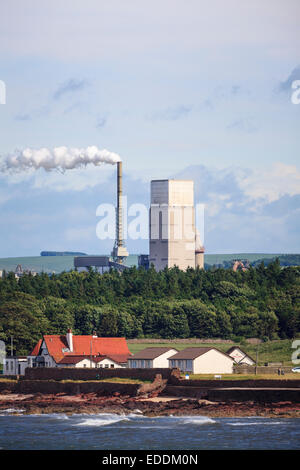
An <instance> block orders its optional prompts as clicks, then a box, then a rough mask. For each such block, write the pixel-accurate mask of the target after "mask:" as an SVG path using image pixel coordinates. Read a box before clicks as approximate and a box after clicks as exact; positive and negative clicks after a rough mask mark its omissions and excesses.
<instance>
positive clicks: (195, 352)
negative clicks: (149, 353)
mask: <svg viewBox="0 0 300 470" xmlns="http://www.w3.org/2000/svg"><path fill="white" fill-rule="evenodd" d="M211 350H214V351H217V352H218V353H220V354H223V355H224V356H226V357H227V358H228V359H231V360H232V361H233V358H232V357H230V356H229V355H228V354H226V353H223V352H222V351H220V350H219V349H216V348H186V349H183V350H182V351H179V352H178V353H177V354H175V355H174V356H172V357H169V359H172V360H173V359H196V358H197V357H200V356H203V354H206V353H207V352H208V351H211Z"/></svg>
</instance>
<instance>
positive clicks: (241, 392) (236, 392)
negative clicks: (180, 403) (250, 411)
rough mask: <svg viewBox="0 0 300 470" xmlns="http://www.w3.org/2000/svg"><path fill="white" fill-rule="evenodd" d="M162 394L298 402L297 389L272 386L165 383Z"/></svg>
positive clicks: (222, 400)
mask: <svg viewBox="0 0 300 470" xmlns="http://www.w3.org/2000/svg"><path fill="white" fill-rule="evenodd" d="M162 396H175V397H180V398H197V399H206V400H210V401H215V402H225V403H227V402H245V401H253V402H256V403H273V402H274V403H276V402H286V401H288V402H292V403H299V402H300V394H299V390H298V389H283V388H282V389H276V390H275V389H273V388H264V389H261V388H260V389H258V388H256V389H255V388H251V389H250V388H236V389H230V388H229V389H222V388H215V389H212V388H210V389H207V388H203V387H183V386H182V387H181V386H178V385H167V387H166V388H165V389H164V391H163V393H162Z"/></svg>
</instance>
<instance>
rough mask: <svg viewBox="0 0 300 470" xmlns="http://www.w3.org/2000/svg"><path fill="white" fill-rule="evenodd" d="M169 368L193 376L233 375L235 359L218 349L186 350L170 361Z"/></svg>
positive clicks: (172, 357)
mask: <svg viewBox="0 0 300 470" xmlns="http://www.w3.org/2000/svg"><path fill="white" fill-rule="evenodd" d="M168 361H169V367H171V368H174V367H177V368H178V369H180V370H181V371H183V372H190V373H191V374H232V372H233V364H234V359H233V358H232V357H230V356H229V355H228V354H225V353H223V352H222V351H219V350H218V349H216V348H186V349H183V350H182V351H179V352H178V353H177V354H175V355H174V356H171V357H170V358H169V359H168Z"/></svg>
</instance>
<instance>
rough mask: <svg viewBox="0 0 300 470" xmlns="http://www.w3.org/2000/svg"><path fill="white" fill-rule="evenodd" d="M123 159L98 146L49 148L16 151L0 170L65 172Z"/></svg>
mask: <svg viewBox="0 0 300 470" xmlns="http://www.w3.org/2000/svg"><path fill="white" fill-rule="evenodd" d="M120 161H121V158H120V157H119V155H117V154H116V153H112V152H109V151H108V150H105V149H103V150H99V149H98V147H96V146H90V147H87V148H68V147H55V148H54V149H53V150H49V149H47V148H41V149H38V150H36V149H31V148H26V149H24V150H16V151H15V152H14V153H11V154H8V155H6V156H5V157H4V158H2V159H1V161H0V169H1V171H2V172H5V171H11V170H14V171H26V170H29V169H35V170H38V169H40V168H44V170H46V171H51V170H58V171H61V172H64V171H66V170H72V169H74V168H81V167H85V166H87V165H90V164H93V165H95V166H99V165H101V164H103V163H110V164H111V165H114V164H115V163H117V162H120Z"/></svg>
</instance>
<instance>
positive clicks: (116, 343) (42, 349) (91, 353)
mask: <svg viewBox="0 0 300 470" xmlns="http://www.w3.org/2000/svg"><path fill="white" fill-rule="evenodd" d="M131 355H132V354H131V352H130V351H129V349H128V346H127V343H126V339H125V338H98V337H97V336H96V335H73V334H72V331H71V330H68V333H67V334H66V335H44V337H43V339H42V340H39V341H38V343H37V344H36V346H35V347H34V349H33V351H32V353H31V354H30V356H50V357H51V358H52V359H53V361H54V362H55V363H56V364H61V365H62V364H77V363H78V362H79V359H80V360H82V359H84V358H88V359H90V358H93V362H100V361H101V360H103V359H104V358H108V359H111V360H112V361H114V362H115V363H117V364H120V365H121V364H124V365H125V364H127V360H128V358H129V357H130V356H131Z"/></svg>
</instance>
